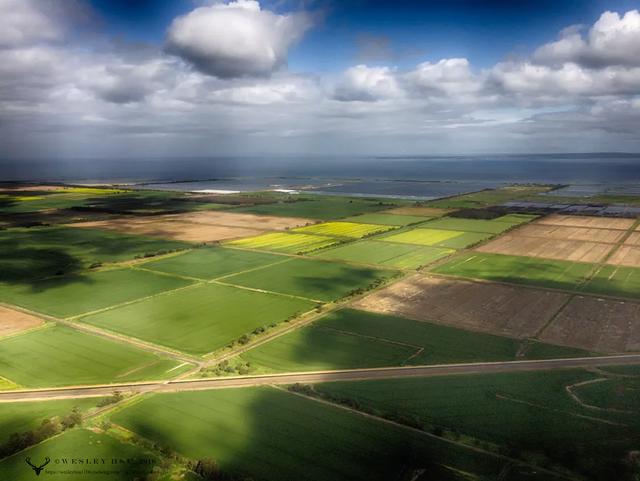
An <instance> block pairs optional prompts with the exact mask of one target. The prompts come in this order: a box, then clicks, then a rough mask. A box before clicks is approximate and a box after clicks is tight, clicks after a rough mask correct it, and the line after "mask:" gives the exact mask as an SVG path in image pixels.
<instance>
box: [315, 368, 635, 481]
mask: <svg viewBox="0 0 640 481" xmlns="http://www.w3.org/2000/svg"><path fill="white" fill-rule="evenodd" d="M595 377H596V375H594V374H591V373H588V372H586V371H578V370H566V371H546V372H532V373H518V374H492V375H467V376H450V377H441V378H424V379H396V380H384V381H361V382H340V383H328V384H318V385H316V386H315V390H316V391H317V392H319V393H320V394H322V395H324V396H328V397H330V398H332V399H339V400H347V399H348V400H351V401H352V403H357V404H356V405H358V406H359V407H360V409H363V410H365V411H375V412H381V413H383V415H384V416H389V417H393V418H394V419H401V420H404V422H410V423H411V424H412V425H416V424H418V425H420V426H422V427H423V429H427V430H432V429H436V428H437V429H440V430H443V431H444V432H447V431H449V432H452V433H458V434H459V435H467V436H472V437H474V438H477V439H481V440H485V441H488V442H490V443H497V444H498V445H506V446H510V447H511V453H512V455H515V456H516V457H519V456H523V455H524V456H526V453H527V452H530V453H537V455H543V456H546V457H547V458H548V459H550V460H551V461H552V462H554V463H557V464H559V465H563V466H564V467H565V468H568V469H571V470H574V471H576V472H580V473H582V474H586V475H588V476H589V479H592V478H593V479H611V478H610V477H607V474H606V473H607V469H612V467H613V466H616V467H617V469H618V470H621V469H622V468H623V466H624V461H623V459H624V453H625V452H626V451H627V450H629V449H633V448H632V446H633V445H634V444H635V442H634V441H633V439H634V438H635V439H637V436H638V434H639V432H638V431H639V429H640V427H639V425H638V423H637V420H635V419H634V417H633V415H631V414H627V415H624V414H620V413H615V412H603V411H598V412H596V411H593V410H590V409H587V408H585V407H582V406H581V405H579V404H578V403H577V402H576V401H575V400H574V399H572V398H571V396H570V395H569V394H568V393H567V392H566V390H565V387H566V386H570V385H573V384H576V383H579V382H583V381H587V380H591V379H594V378H595ZM616 423H623V424H616ZM605 459H606V460H607V461H606V462H607V463H610V465H608V466H607V467H605V465H603V463H604V462H605V461H604V460H605Z"/></svg>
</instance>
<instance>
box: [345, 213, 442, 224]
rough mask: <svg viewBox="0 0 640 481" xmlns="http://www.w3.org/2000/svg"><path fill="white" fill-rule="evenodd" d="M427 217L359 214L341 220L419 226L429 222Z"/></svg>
mask: <svg viewBox="0 0 640 481" xmlns="http://www.w3.org/2000/svg"><path fill="white" fill-rule="evenodd" d="M431 218H432V217H429V216H426V217H425V216H417V215H402V214H393V213H385V212H381V213H376V214H361V215H357V216H354V217H347V218H346V219H342V220H343V221H344V222H358V223H361V224H383V225H394V226H405V225H410V224H419V223H421V222H425V221H428V220H430V219H431Z"/></svg>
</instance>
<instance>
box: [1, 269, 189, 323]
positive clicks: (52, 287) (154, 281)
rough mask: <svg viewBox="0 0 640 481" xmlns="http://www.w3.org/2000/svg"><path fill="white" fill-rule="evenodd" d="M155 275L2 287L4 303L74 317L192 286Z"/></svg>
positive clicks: (105, 274)
mask: <svg viewBox="0 0 640 481" xmlns="http://www.w3.org/2000/svg"><path fill="white" fill-rule="evenodd" d="M189 283H190V282H189V281H185V280H183V279H178V278H176V277H169V276H164V275H160V274H154V273H152V272H145V271H139V270H134V269H114V270H108V271H100V272H90V273H86V274H82V275H76V276H66V277H64V276H63V277H52V278H49V279H44V280H40V281H34V282H32V283H31V284H30V285H15V284H13V285H11V284H6V283H5V284H0V300H1V301H3V302H7V303H9V304H15V305H17V306H21V307H24V308H27V309H31V310H33V311H36V312H41V313H44V314H49V315H51V316H58V317H70V316H76V315H79V314H83V313H87V312H92V311H95V310H98V309H104V308H106V307H110V306H114V305H117V304H120V303H123V302H127V301H132V300H135V299H139V298H142V297H146V296H150V295H154V294H158V293H160V292H163V291H167V290H171V289H176V288H178V287H183V286H186V285H188V284H189Z"/></svg>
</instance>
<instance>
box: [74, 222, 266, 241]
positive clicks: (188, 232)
mask: <svg viewBox="0 0 640 481" xmlns="http://www.w3.org/2000/svg"><path fill="white" fill-rule="evenodd" d="M68 225H69V226H72V227H91V228H97V229H108V230H115V231H118V232H123V233H125V234H140V235H148V236H153V237H162V238H165V239H173V240H181V241H185V242H213V241H220V240H228V239H239V238H241V237H250V236H255V235H259V234H262V233H263V232H264V231H262V230H259V229H247V228H244V227H227V226H216V225H207V224H197V223H195V222H179V221H172V220H167V219H156V220H143V219H123V218H120V219H113V220H104V221H93V222H78V223H75V224H68Z"/></svg>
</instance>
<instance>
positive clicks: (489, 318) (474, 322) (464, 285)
mask: <svg viewBox="0 0 640 481" xmlns="http://www.w3.org/2000/svg"><path fill="white" fill-rule="evenodd" d="M567 299H568V295H567V294H564V293H561V292H550V291H544V290H536V289H527V288H523V287H512V286H505V285H502V284H491V283H480V282H469V281H460V280H451V279H442V278H436V277H424V276H419V275H416V276H412V277H409V278H406V279H404V280H402V281H400V282H397V283H395V284H392V285H391V286H389V287H387V288H385V289H382V290H380V291H377V292H375V293H373V294H371V295H369V296H367V297H365V298H363V299H361V300H359V301H357V302H355V303H354V304H353V307H356V308H359V309H364V310H367V311H373V312H381V313H390V314H397V315H400V316H405V317H408V318H411V319H416V320H420V321H430V322H436V323H441V324H447V325H451V326H455V327H459V328H463V329H471V330H476V331H484V332H490V333H494V334H501V335H506V336H511V337H517V338H521V337H529V336H533V335H535V334H536V333H537V332H538V330H539V329H541V328H542V327H543V326H544V325H545V324H546V323H547V322H548V321H549V319H551V317H552V316H553V315H554V314H555V313H556V312H557V311H558V309H560V307H561V306H562V305H563V303H565V302H566V301H567Z"/></svg>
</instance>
